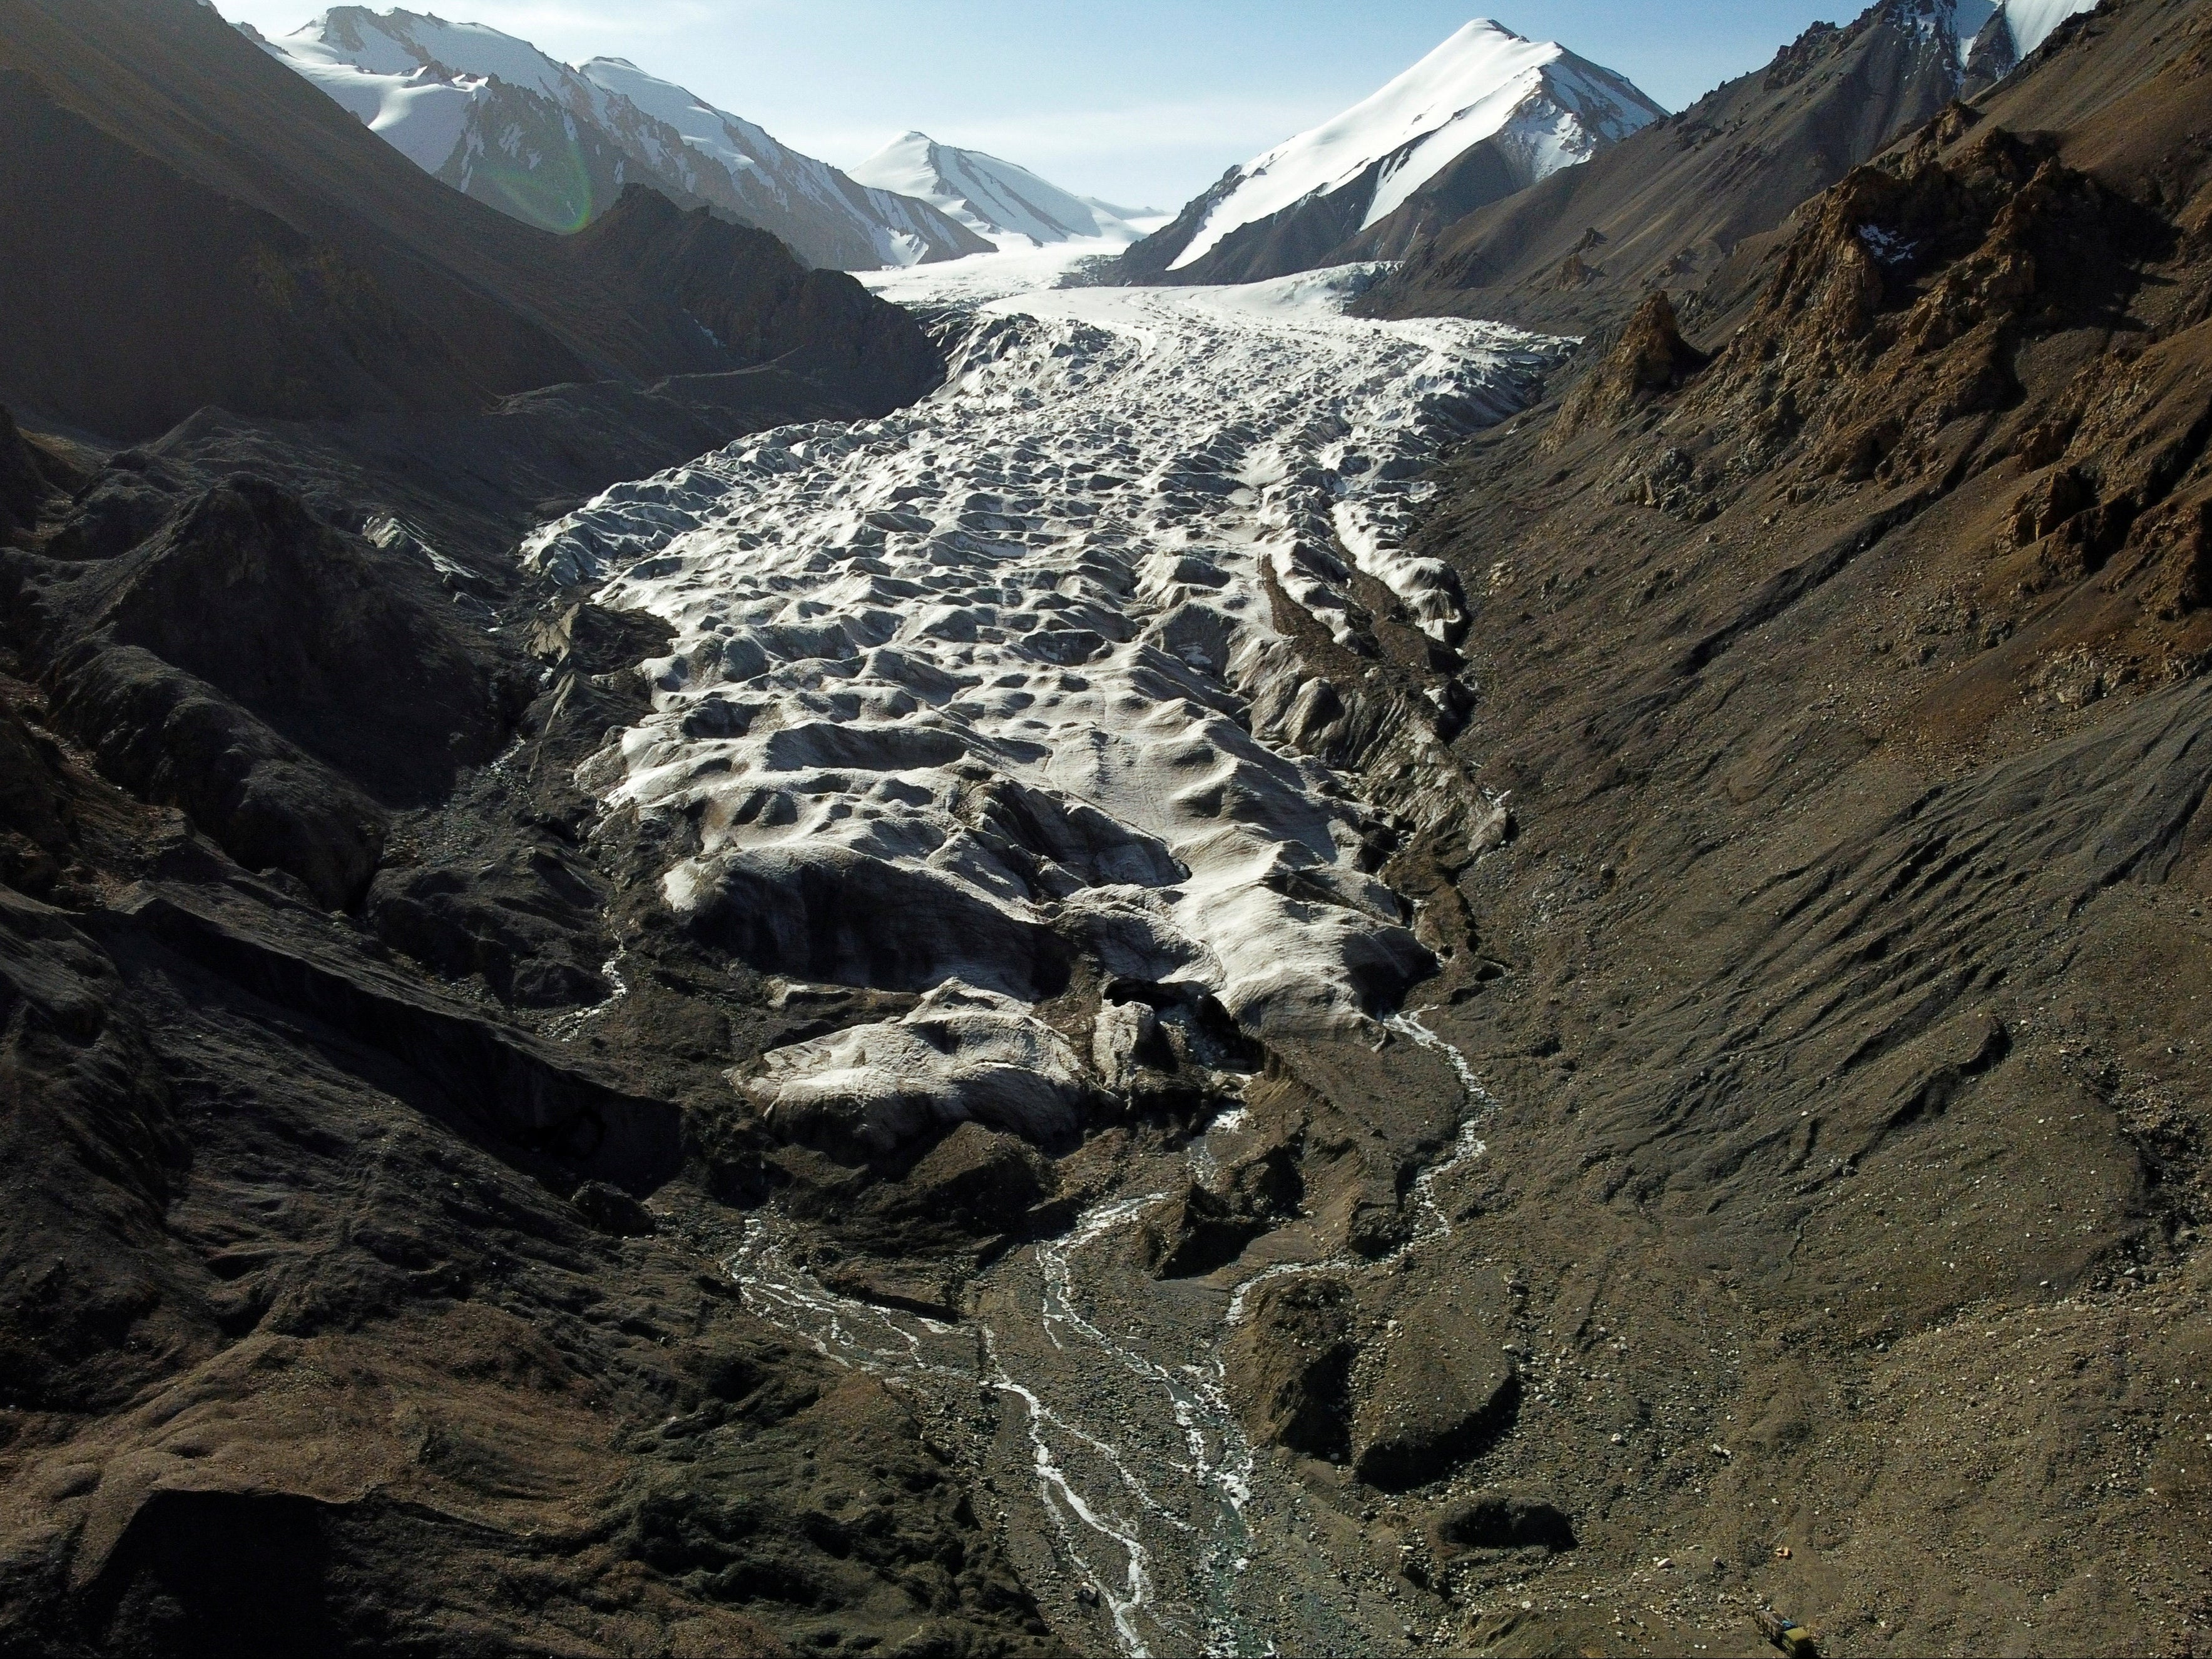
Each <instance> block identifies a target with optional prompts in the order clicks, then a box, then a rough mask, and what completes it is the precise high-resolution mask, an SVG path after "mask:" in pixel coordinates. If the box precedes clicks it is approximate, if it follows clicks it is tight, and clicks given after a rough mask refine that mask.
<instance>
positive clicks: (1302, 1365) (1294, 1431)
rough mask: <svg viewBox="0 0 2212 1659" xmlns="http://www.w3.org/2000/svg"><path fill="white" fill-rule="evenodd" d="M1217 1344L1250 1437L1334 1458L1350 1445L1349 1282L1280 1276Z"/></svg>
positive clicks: (1352, 1311) (1352, 1326)
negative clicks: (1220, 1345) (1223, 1341)
mask: <svg viewBox="0 0 2212 1659" xmlns="http://www.w3.org/2000/svg"><path fill="white" fill-rule="evenodd" d="M1248 1314H1249V1317H1248V1318H1247V1320H1246V1323H1244V1324H1243V1325H1242V1326H1240V1327H1239V1328H1238V1329H1237V1330H1236V1331H1235V1332H1234V1333H1233V1334H1232V1335H1231V1337H1230V1339H1229V1341H1228V1343H1227V1344H1226V1345H1225V1347H1224V1349H1223V1354H1222V1362H1223V1364H1224V1365H1225V1367H1226V1369H1227V1373H1228V1386H1229V1390H1230V1393H1231V1397H1232V1398H1233V1399H1235V1400H1236V1401H1237V1408H1238V1409H1239V1410H1240V1411H1241V1412H1242V1413H1243V1416H1244V1420H1245V1421H1246V1423H1247V1424H1248V1425H1249V1427H1250V1429H1251V1432H1252V1435H1253V1438H1255V1439H1257V1440H1260V1441H1261V1442H1263V1443H1265V1444H1272V1445H1279V1446H1286V1447H1288V1448H1289V1449H1290V1450H1293V1451H1300V1452H1304V1453H1305V1454H1306V1455H1307V1456H1310V1457H1322V1458H1327V1459H1328V1460H1329V1461H1330V1462H1341V1461H1343V1459H1344V1458H1345V1457H1346V1456H1348V1455H1349V1453H1350V1451H1351V1445H1352V1421H1351V1420H1352V1397H1351V1391H1350V1390H1351V1377H1352V1360H1353V1359H1354V1358H1355V1357H1356V1356H1357V1354H1358V1340H1357V1336H1356V1331H1357V1329H1358V1307H1357V1305H1356V1303H1355V1302H1354V1300H1353V1298H1352V1291H1351V1287H1349V1286H1347V1285H1346V1283H1345V1282H1344V1281H1342V1280H1340V1279H1336V1278H1332V1277H1328V1276H1325V1275H1313V1276H1304V1275H1297V1276H1292V1277H1290V1278H1286V1279H1279V1280H1276V1281H1273V1282H1271V1283H1269V1284H1266V1285H1263V1286H1261V1287H1260V1288H1259V1289H1258V1290H1257V1291H1255V1292H1254V1293H1253V1295H1252V1299H1251V1302H1250V1305H1249V1310H1248Z"/></svg>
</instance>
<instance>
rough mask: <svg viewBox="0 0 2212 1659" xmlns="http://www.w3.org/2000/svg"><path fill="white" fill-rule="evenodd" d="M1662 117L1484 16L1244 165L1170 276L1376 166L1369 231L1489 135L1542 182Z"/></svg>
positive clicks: (1559, 52) (1625, 87)
mask: <svg viewBox="0 0 2212 1659" xmlns="http://www.w3.org/2000/svg"><path fill="white" fill-rule="evenodd" d="M1663 113H1664V111H1662V110H1661V109H1660V108H1659V106H1657V105H1656V104H1654V103H1652V102H1651V100H1650V99H1648V98H1646V97H1645V96H1644V94H1642V93H1640V92H1638V90H1637V89H1636V88H1634V87H1633V86H1632V85H1631V84H1630V83H1629V82H1626V80H1624V79H1622V78H1621V77H1620V76H1618V75H1615V74H1614V73H1613V71H1612V70H1607V69H1601V68H1600V67H1599V66H1598V65H1597V64H1592V63H1589V62H1587V61H1586V60H1584V59H1583V58H1577V57H1576V56H1575V55H1574V54H1573V53H1572V52H1571V51H1567V49H1566V48H1565V47H1564V46H1562V45H1559V44H1558V43H1557V42H1555V41H1535V40H1528V39H1522V37H1521V36H1520V35H1517V34H1516V33H1513V32H1512V31H1511V30H1510V29H1509V28H1506V27H1504V26H1503V25H1502V24H1498V23H1494V22H1492V21H1489V20H1488V19H1486V18H1478V19H1477V20H1476V21H1474V22H1472V23H1469V24H1468V25H1467V27H1464V28H1462V29H1461V30H1459V31H1458V32H1457V33H1455V34H1454V35H1453V36H1452V37H1451V38H1450V39H1448V40H1446V41H1445V42H1444V43H1443V45H1440V46H1438V47H1437V49H1436V50H1435V51H1432V52H1431V53H1430V54H1429V55H1428V56H1427V57H1426V58H1423V59H1421V61H1420V62H1419V63H1418V64H1414V65H1413V68H1411V69H1409V70H1407V71H1406V72H1405V73H1404V74H1403V75H1401V76H1398V78H1397V79H1396V80H1395V81H1392V82H1390V83H1389V85H1387V86H1385V87H1383V88H1381V89H1380V90H1379V91H1377V92H1376V93H1375V94H1373V95H1371V96H1370V97H1368V98H1366V99H1364V100H1361V101H1360V102H1359V103H1357V104H1355V105H1353V106H1352V107H1351V108H1350V109H1348V110H1346V111H1345V112H1343V113H1342V114H1341V115H1339V116H1336V117H1334V118H1332V119H1330V120H1328V121H1325V122H1323V123H1322V124H1321V125H1320V126H1317V127H1315V128H1312V129H1310V130H1308V131H1305V132H1302V133H1300V134H1298V135H1297V136H1296V137H1294V138H1291V139H1287V140H1285V142H1282V143H1280V144H1278V145H1277V146H1276V147H1275V148H1273V149H1271V150H1269V151H1268V152H1267V154H1265V155H1261V156H1256V157H1255V158H1254V159H1253V160H1249V161H1247V162H1246V163H1245V164H1244V165H1243V167H1239V168H1237V170H1236V173H1235V175H1234V176H1235V178H1236V181H1237V182H1236V183H1235V184H1234V185H1233V186H1231V188H1229V189H1228V190H1227V191H1225V193H1224V194H1223V195H1222V196H1221V197H1220V199H1219V200H1218V201H1217V202H1216V203H1214V205H1213V207H1212V210H1211V211H1210V212H1208V213H1207V215H1206V219H1205V221H1204V222H1203V223H1202V224H1200V226H1199V227H1197V229H1196V230H1195V231H1194V233H1193V234H1192V236H1191V239H1190V241H1189V242H1188V244H1187V245H1185V246H1184V248H1183V249H1182V251H1181V252H1180V253H1179V254H1178V255H1177V256H1176V259H1175V261H1174V263H1172V264H1171V265H1170V267H1169V269H1171V270H1182V269H1184V268H1185V267H1187V266H1189V265H1192V264H1194V263H1197V262H1198V261H1199V260H1200V259H1202V258H1204V257H1206V254H1208V253H1210V252H1212V251H1213V249H1214V247H1215V246H1216V245H1218V244H1219V243H1220V241H1221V240H1222V239H1223V238H1225V237H1226V236H1228V235H1229V234H1231V233H1232V232H1234V231H1237V230H1239V229H1241V228H1243V227H1244V226H1246V225H1249V224H1254V223H1256V222H1257V221H1261V220H1263V219H1267V218H1270V217H1272V216H1273V215H1276V214H1279V213H1280V212H1282V211H1283V210H1284V209H1287V208H1291V207H1295V206H1297V204H1298V203H1301V202H1304V201H1305V200H1307V199H1308V198H1309V197H1318V196H1325V195H1328V194H1332V193H1333V192H1334V191H1340V190H1346V189H1351V188H1353V187H1356V186H1358V185H1360V184H1361V182H1362V181H1363V180H1364V179H1368V178H1369V176H1370V171H1371V170H1375V169H1377V168H1378V167H1379V172H1377V173H1375V175H1374V180H1373V191H1374V193H1373V195H1372V197H1370V200H1369V202H1368V203H1367V206H1366V209H1365V215H1364V218H1363V219H1362V220H1361V221H1360V228H1361V229H1362V230H1364V229H1367V228H1368V227H1370V226H1372V225H1375V224H1376V223H1378V222H1379V221H1382V220H1384V219H1387V218H1389V215H1391V214H1392V213H1394V212H1395V211H1396V210H1397V209H1398V208H1399V207H1401V205H1403V203H1405V201H1406V199H1407V197H1410V196H1412V195H1413V193H1414V191H1418V190H1419V189H1420V188H1421V186H1422V185H1425V184H1427V183H1428V182H1429V181H1430V180H1431V179H1434V178H1435V177H1436V176H1437V174H1438V173H1442V172H1443V170H1444V169H1445V168H1446V167H1449V166H1450V165H1451V164H1452V163H1453V162H1454V161H1455V160H1458V159H1459V158H1460V157H1461V156H1462V155H1463V154H1466V153H1467V152H1468V150H1469V149H1471V148H1474V146H1475V145H1476V144H1479V143H1480V142H1483V141H1484V140H1486V139H1498V140H1500V141H1501V142H1502V144H1503V147H1504V148H1505V149H1506V150H1507V151H1508V152H1509V153H1510V155H1511V157H1512V160H1513V162H1514V164H1515V166H1516V170H1517V171H1519V172H1520V173H1523V174H1525V176H1526V179H1527V182H1528V183H1530V184H1534V182H1536V181H1537V180H1538V179H1545V178H1548V177H1549V176H1550V175H1551V174H1553V173H1557V172H1559V170H1560V169H1561V168H1562V167H1572V166H1574V165H1575V164H1576V163H1577V162H1578V161H1586V160H1589V158H1590V157H1591V156H1592V155H1593V154H1595V153H1596V151H1597V150H1598V148H1600V147H1601V146H1602V145H1605V144H1609V143H1617V142H1620V140H1621V139H1623V138H1626V137H1627V136H1628V135H1629V134H1631V133H1632V132H1634V131H1636V130H1638V128H1639V127H1642V126H1644V125H1645V124H1648V123H1650V121H1653V120H1655V119H1656V118H1658V117H1659V116H1660V115H1662V114H1663Z"/></svg>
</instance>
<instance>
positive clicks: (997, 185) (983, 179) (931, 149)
mask: <svg viewBox="0 0 2212 1659" xmlns="http://www.w3.org/2000/svg"><path fill="white" fill-rule="evenodd" d="M853 177H854V179H856V180H858V181H859V182H860V184H863V185H869V186H871V187H872V188H874V189H877V190H884V191H891V192H893V193H894V194H896V195H900V196H910V197H915V199H917V200H919V201H923V202H927V203H929V204H930V205H931V206H932V207H933V208H935V209H937V210H938V211H939V212H940V213H943V214H945V215H949V216H951V218H954V219H957V220H958V221H960V222H961V223H962V224H963V225H965V226H967V227H968V228H969V229H970V230H972V231H974V232H975V233H976V234H977V235H979V236H981V237H982V238H983V239H985V240H987V241H988V242H990V243H992V244H993V245H994V246H997V247H1000V248H1002V249H1003V248H1018V247H1021V246H1022V245H1024V244H1025V243H1026V244H1029V245H1033V246H1036V247H1043V246H1045V245H1048V244H1049V243H1054V242H1073V241H1086V240H1092V239H1099V238H1104V239H1108V240H1109V241H1112V242H1114V243H1116V244H1121V243H1128V242H1133V241H1135V240H1136V239H1138V238H1139V237H1140V236H1142V235H1144V234H1145V233H1146V232H1148V231H1152V230H1157V229H1158V227H1160V225H1162V224H1164V222H1166V221H1165V216H1164V215H1161V214H1158V213H1156V212H1154V211H1152V210H1151V209H1131V208H1117V207H1115V206H1113V205H1112V204H1111V203H1106V202H1101V201H1099V200H1098V199H1097V197H1087V196H1073V195H1070V194H1069V193H1068V192H1067V191H1064V190H1062V189H1060V186H1059V185H1054V184H1050V183H1048V182H1047V181H1046V180H1044V179H1040V178H1038V177H1037V176H1036V174H1035V173H1031V172H1030V170H1029V169H1028V168H1027V167H1017V166H1015V165H1014V164H1013V163H1012V161H1002V160H1000V159H999V158H998V157H997V156H995V155H986V154H984V153H983V152H982V151H981V150H969V149H956V148H953V147H952V146H951V145H950V144H940V143H939V142H937V141H936V140H935V139H933V138H932V137H931V136H929V135H928V134H927V133H926V132H909V133H908V134H907V135H906V136H903V137H902V138H896V139H893V140H892V141H891V142H890V143H888V144H886V145H884V148H881V149H879V150H878V151H877V152H876V153H875V154H873V155H872V156H870V157H869V158H868V159H867V160H865V161H863V162H861V163H860V166H858V167H854V169H853Z"/></svg>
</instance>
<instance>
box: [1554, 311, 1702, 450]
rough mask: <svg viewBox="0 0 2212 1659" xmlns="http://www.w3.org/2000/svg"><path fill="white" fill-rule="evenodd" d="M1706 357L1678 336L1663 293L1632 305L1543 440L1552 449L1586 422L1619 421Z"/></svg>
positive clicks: (1677, 381)
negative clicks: (1632, 309)
mask: <svg viewBox="0 0 2212 1659" xmlns="http://www.w3.org/2000/svg"><path fill="white" fill-rule="evenodd" d="M1711 360H1712V359H1711V357H1709V356H1708V355H1707V354H1705V353H1704V352H1701V351H1699V350H1698V349H1697V348H1695V347H1694V346H1692V345H1691V344H1690V343H1689V342H1687V341H1686V340H1684V339H1683V338H1682V331H1681V329H1680V326H1679V325H1678V324H1676V322H1675V320H1674V302H1673V301H1672V300H1669V299H1668V297H1667V296H1666V294H1663V293H1655V294H1651V295H1650V297H1649V298H1648V299H1646V300H1644V303H1643V304H1642V305H1641V306H1638V307H1637V308H1636V314H1635V315H1634V316H1632V317H1631V318H1629V319H1628V322H1627V324H1626V326H1625V327H1624V328H1623V329H1622V330H1621V331H1620V339H1618V340H1616V341H1615V342H1613V348H1612V349H1611V350H1609V351H1607V353H1606V354H1605V360H1604V361H1603V362H1602V363H1601V365H1600V366H1598V368H1597V369H1596V371H1595V372H1593V373H1592V374H1590V375H1589V376H1588V377H1587V378H1585V379H1583V382H1582V383H1581V384H1579V385H1577V387H1576V388H1575V391H1574V394H1573V396H1572V397H1570V398H1569V399H1568V400H1567V403H1566V404H1565V407H1564V408H1562V409H1560V411H1559V418H1558V420H1556V421H1553V424H1552V430H1551V433H1550V434H1549V435H1548V436H1547V438H1546V439H1545V441H1546V443H1547V444H1548V445H1551V446H1552V447H1553V448H1557V447H1558V446H1559V445H1561V444H1564V443H1565V442H1566V440H1567V439H1569V438H1571V437H1572V436H1573V435H1574V434H1575V433H1577V432H1578V431H1579V430H1581V429H1582V427H1584V426H1586V425H1588V424H1589V423H1590V422H1592V421H1621V420H1623V419H1625V418H1626V417H1627V416H1628V415H1631V414H1632V413H1633V412H1634V411H1635V410H1637V409H1640V408H1641V407H1643V406H1644V404H1646V403H1650V401H1651V400H1652V399H1653V398H1655V397H1661V396H1663V395H1664V394H1666V393H1668V392H1671V391H1677V390H1679V389H1680V386H1681V384H1682V383H1683V382H1684V381H1686V380H1687V379H1688V378H1690V377H1691V376H1692V375H1693V374H1695V373H1696V372H1698V371H1699V369H1701V368H1703V367H1705V365H1706V364H1707V363H1709V362H1711Z"/></svg>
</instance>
